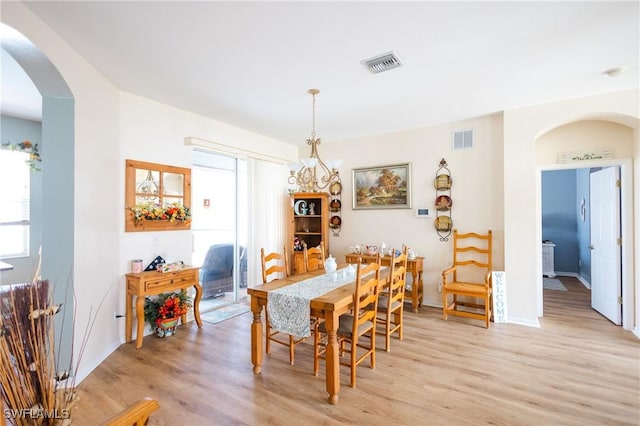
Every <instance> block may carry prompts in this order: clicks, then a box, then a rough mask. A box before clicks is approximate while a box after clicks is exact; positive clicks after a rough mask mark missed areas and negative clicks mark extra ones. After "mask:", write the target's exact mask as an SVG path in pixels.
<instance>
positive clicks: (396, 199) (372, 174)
mask: <svg viewBox="0 0 640 426" xmlns="http://www.w3.org/2000/svg"><path fill="white" fill-rule="evenodd" d="M352 179H353V209H354V210H359V209H410V208H411V163H404V164H394V165H390V166H379V167H363V168H358V169H353V176H352Z"/></svg>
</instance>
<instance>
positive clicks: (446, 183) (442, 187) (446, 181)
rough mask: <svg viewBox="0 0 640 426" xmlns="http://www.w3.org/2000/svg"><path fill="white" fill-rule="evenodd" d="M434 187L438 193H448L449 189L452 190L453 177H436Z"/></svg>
mask: <svg viewBox="0 0 640 426" xmlns="http://www.w3.org/2000/svg"><path fill="white" fill-rule="evenodd" d="M433 186H435V187H436V189H437V190H438V191H446V190H447V189H451V176H449V175H438V176H436V180H435V181H434V182H433Z"/></svg>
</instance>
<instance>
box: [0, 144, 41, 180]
mask: <svg viewBox="0 0 640 426" xmlns="http://www.w3.org/2000/svg"><path fill="white" fill-rule="evenodd" d="M1 146H2V148H8V149H10V150H12V151H21V152H26V153H27V154H29V158H28V159H27V160H25V163H27V166H29V169H31V171H32V172H39V171H40V168H39V167H38V163H40V162H41V161H42V158H41V157H40V150H39V149H38V144H37V143H36V144H33V143H31V141H27V140H24V141H22V142H20V143H17V144H14V143H11V142H6V143H3V144H1Z"/></svg>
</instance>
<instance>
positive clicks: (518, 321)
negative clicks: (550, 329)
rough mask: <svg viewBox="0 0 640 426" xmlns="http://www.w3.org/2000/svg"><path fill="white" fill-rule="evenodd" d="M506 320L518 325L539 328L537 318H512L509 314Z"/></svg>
mask: <svg viewBox="0 0 640 426" xmlns="http://www.w3.org/2000/svg"><path fill="white" fill-rule="evenodd" d="M507 322H508V323H509V324H518V325H525V326H527V327H535V328H540V322H539V321H538V318H536V319H534V320H529V319H523V318H514V317H511V316H510V317H509V318H508V319H507Z"/></svg>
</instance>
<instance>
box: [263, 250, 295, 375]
mask: <svg viewBox="0 0 640 426" xmlns="http://www.w3.org/2000/svg"><path fill="white" fill-rule="evenodd" d="M282 250H283V251H282V253H276V252H273V253H269V254H265V252H264V248H261V249H260V261H261V264H262V282H263V283H264V284H266V283H268V282H270V281H273V280H275V279H279V278H286V277H288V276H289V262H288V261H287V259H288V257H289V255H288V253H287V246H286V245H285V246H283V248H282ZM264 322H265V324H266V332H265V339H266V341H265V351H266V353H268V354H270V353H271V342H275V343H278V344H281V345H284V346H287V347H288V348H289V363H290V364H291V365H293V364H294V362H295V346H296V344H298V343H300V342H301V341H302V340H304V339H296V338H295V336H292V335H290V334H286V333H281V332H279V331H274V330H273V329H272V328H271V323H270V322H269V312H268V311H267V310H266V309H265V321H264Z"/></svg>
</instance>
